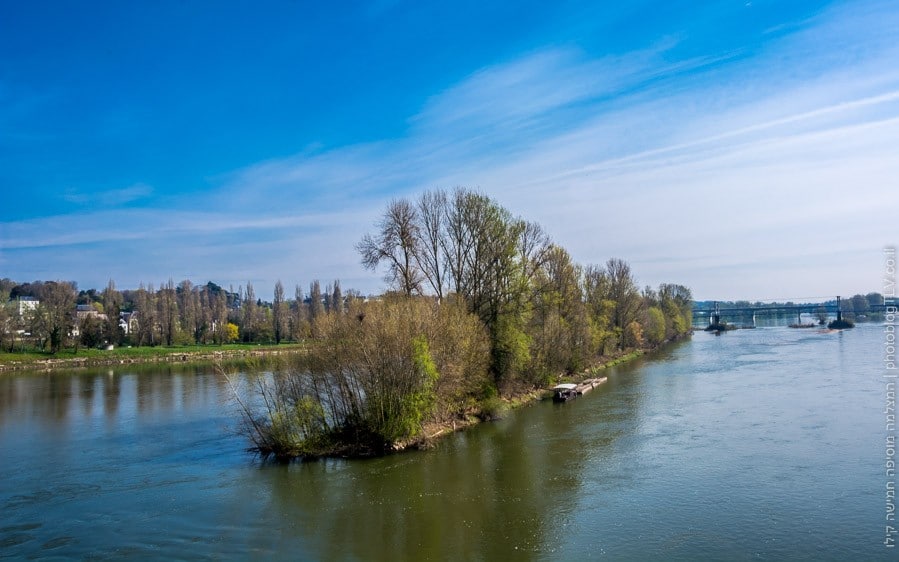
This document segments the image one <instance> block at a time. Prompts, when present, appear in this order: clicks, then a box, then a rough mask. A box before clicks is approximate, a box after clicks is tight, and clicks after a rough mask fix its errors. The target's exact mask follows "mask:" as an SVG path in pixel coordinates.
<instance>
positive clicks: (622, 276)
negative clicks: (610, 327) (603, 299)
mask: <svg viewBox="0 0 899 562" xmlns="http://www.w3.org/2000/svg"><path fill="white" fill-rule="evenodd" d="M606 273H607V274H608V276H609V297H610V298H611V300H612V301H614V303H615V312H614V314H613V323H614V327H615V328H616V330H618V331H620V333H621V334H622V337H621V340H620V345H621V346H622V347H632V346H631V345H628V340H627V338H625V334H624V330H625V328H626V327H628V326H629V325H630V324H631V323H632V322H635V321H636V319H637V315H638V314H639V312H640V306H641V305H642V299H641V298H640V291H639V290H638V289H637V282H636V281H635V280H634V276H633V274H632V273H631V266H630V265H628V263H627V262H626V261H624V260H621V259H618V258H611V259H609V261H607V262H606ZM630 341H631V342H633V341H635V338H630Z"/></svg>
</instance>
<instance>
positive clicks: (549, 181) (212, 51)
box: [0, 0, 899, 300]
mask: <svg viewBox="0 0 899 562" xmlns="http://www.w3.org/2000/svg"><path fill="white" fill-rule="evenodd" d="M484 4H485V3H483V2H460V3H448V2H441V3H436V2H435V3H425V2H401V1H383V2H362V3H344V4H342V5H340V6H337V5H336V4H334V3H327V2H325V3H313V2H303V1H293V2H271V3H263V4H260V3H251V2H197V1H191V0H185V1H180V2H152V3H151V2H106V3H103V2H91V3H80V2H47V3H37V2H6V3H4V4H3V6H2V8H0V191H2V196H3V197H2V199H3V204H2V206H0V277H9V278H12V279H15V280H18V281H31V280H35V279H44V280H47V279H70V280H75V281H77V282H78V283H79V286H80V287H81V288H90V287H97V288H102V287H104V286H105V285H106V282H107V280H108V279H110V278H111V279H114V280H115V281H116V284H117V285H118V286H119V287H120V288H132V287H136V286H137V285H138V284H139V283H141V282H144V283H154V284H156V285H159V284H160V283H161V282H163V281H166V280H167V279H169V278H172V279H173V280H175V282H178V281H180V280H181V279H190V280H192V281H194V282H196V283H205V282H206V281H208V280H212V281H215V282H217V283H219V284H222V285H224V286H228V285H233V286H234V287H235V288H236V287H237V286H238V285H240V284H245V283H246V282H248V281H250V282H252V283H253V284H254V286H255V288H256V292H257V294H260V295H262V296H270V295H271V291H272V289H271V287H272V286H273V285H274V283H275V281H276V280H278V279H280V280H282V281H283V282H284V284H285V285H286V286H287V287H289V288H292V287H293V286H294V285H295V284H300V285H302V286H303V287H308V284H309V282H310V281H311V280H312V279H321V280H322V281H323V282H329V281H331V280H333V279H340V280H341V282H342V284H343V286H344V288H356V289H359V290H362V291H363V292H366V293H368V292H378V291H380V290H382V289H383V288H384V284H383V281H382V279H381V274H380V273H372V272H368V271H365V270H364V269H363V268H362V267H361V265H360V263H359V258H358V255H357V254H356V252H355V250H354V249H353V245H354V244H355V243H356V242H357V241H358V240H359V239H360V238H361V237H362V235H363V234H364V233H366V232H368V231H370V230H371V229H372V225H373V224H374V222H375V221H376V220H377V218H378V215H379V213H380V212H381V211H382V210H383V208H384V207H385V205H386V204H387V202H388V201H389V200H390V199H391V198H393V197H398V196H407V195H414V194H417V193H419V192H421V191H423V190H425V189H431V188H434V187H444V188H453V187H455V186H459V185H461V186H466V187H471V188H476V189H479V190H481V191H482V192H484V193H486V194H488V195H490V196H492V197H494V198H496V199H497V200H498V201H499V202H500V203H501V204H503V205H504V206H505V207H507V208H509V209H510V210H511V211H512V212H513V213H515V214H518V215H520V216H522V217H524V218H526V219H528V220H531V221H535V222H538V223H540V224H541V225H543V226H544V228H545V229H546V230H547V231H548V232H549V233H550V235H551V236H552V238H553V239H554V241H556V242H557V243H558V244H560V245H561V246H563V247H565V248H566V249H568V250H569V252H570V253H571V254H572V256H573V257H574V258H575V260H577V261H578V262H580V263H584V264H587V263H603V262H605V261H606V260H607V259H608V258H610V257H620V258H623V259H626V260H628V261H629V262H630V263H631V265H632V268H633V270H634V272H635V274H636V276H637V278H638V280H639V282H640V283H641V285H642V284H650V285H657V284H658V283H660V282H676V283H682V284H685V285H687V286H690V287H692V288H693V291H694V295H695V296H696V297H697V298H708V299H738V298H748V299H752V300H756V299H760V300H764V299H774V298H800V297H816V296H831V295H836V294H842V295H846V294H852V293H855V292H867V291H880V290H882V287H883V282H882V277H883V275H884V271H883V269H884V266H883V254H882V250H883V248H884V246H887V245H893V244H896V243H897V241H899V227H897V225H899V220H897V211H899V189H897V184H899V4H897V3H896V2H895V1H892V2H878V1H872V2H866V1H857V2H798V1H797V2H776V1H758V0H752V1H746V0H743V1H729V0H728V1H717V2H694V1H689V2H636V1H635V2H624V3H614V4H615V5H613V3H610V2H533V3H526V2H505V3H500V2H497V3H492V4H491V5H490V6H486V7H485V6H484ZM617 4H621V5H620V6H619V5H617ZM290 292H292V291H290Z"/></svg>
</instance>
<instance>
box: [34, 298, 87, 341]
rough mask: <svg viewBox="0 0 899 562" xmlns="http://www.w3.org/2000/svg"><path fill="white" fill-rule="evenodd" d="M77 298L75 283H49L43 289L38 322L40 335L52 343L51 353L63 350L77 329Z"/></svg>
mask: <svg viewBox="0 0 899 562" xmlns="http://www.w3.org/2000/svg"><path fill="white" fill-rule="evenodd" d="M77 297H78V293H77V290H76V288H75V283H71V282H67V281H48V282H46V283H44V285H43V287H42V290H41V295H40V304H39V305H38V307H37V311H36V320H37V325H38V326H39V329H40V335H41V336H42V337H45V338H47V340H48V341H49V342H50V352H51V353H56V352H58V351H59V350H60V349H61V348H62V344H63V342H64V340H65V338H67V337H68V336H69V334H70V333H71V332H72V329H73V328H74V327H75V302H76V300H77Z"/></svg>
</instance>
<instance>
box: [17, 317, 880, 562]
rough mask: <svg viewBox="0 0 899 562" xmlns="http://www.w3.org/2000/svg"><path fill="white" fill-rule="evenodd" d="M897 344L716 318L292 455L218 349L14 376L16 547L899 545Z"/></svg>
mask: <svg viewBox="0 0 899 562" xmlns="http://www.w3.org/2000/svg"><path fill="white" fill-rule="evenodd" d="M883 343H884V333H883V326H879V325H873V324H862V325H859V326H858V327H856V328H855V329H854V330H848V331H845V332H837V333H823V332H819V331H817V330H795V329H789V328H785V327H771V328H758V329H754V330H738V331H735V332H729V333H726V334H723V335H720V336H715V335H711V334H707V333H702V332H699V333H697V334H695V335H694V337H693V338H692V340H689V341H685V342H682V343H679V344H675V345H672V346H669V347H668V348H666V349H665V350H663V351H661V352H658V353H655V354H653V355H651V356H648V357H645V358H641V359H638V360H636V361H633V362H631V363H628V364H625V365H621V366H618V367H616V368H613V369H610V370H609V371H608V372H607V374H608V376H609V381H608V383H606V384H605V385H603V386H601V387H599V388H598V389H596V390H595V391H593V392H592V393H590V394H588V395H586V396H584V397H581V398H579V399H577V400H574V401H572V402H569V403H566V404H552V403H550V402H543V403H539V404H535V405H532V406H528V407H524V408H521V409H519V410H516V411H514V412H512V413H510V414H509V415H508V416H507V417H505V418H504V419H503V420H500V421H498V422H493V423H488V424H481V425H479V426H477V427H474V428H472V429H469V430H468V431H465V432H460V433H457V434H454V435H452V436H449V437H447V438H445V439H443V440H441V441H439V443H438V444H437V446H436V447H435V448H433V449H431V450H427V451H420V452H410V453H403V454H398V455H392V456H388V457H384V458H377V459H371V460H363V461H343V460H326V461H317V462H307V463H295V464H292V465H289V466H278V465H262V464H260V463H259V462H258V461H257V460H255V459H254V458H253V457H252V456H251V455H249V454H248V453H246V452H245V448H246V447H247V443H246V442H245V441H244V439H243V438H242V437H240V436H239V435H237V434H236V433H235V431H234V428H235V425H236V423H235V421H236V419H237V414H236V408H235V405H234V404H233V403H232V401H231V398H230V394H229V390H228V386H227V383H226V381H225V380H223V378H221V377H220V376H218V375H216V374H214V373H213V372H211V371H209V370H206V369H201V368H184V367H182V368H175V367H159V366H153V367H152V368H148V369H135V368H134V367H125V368H122V369H114V370H108V369H104V370H99V371H96V370H95V371H81V372H76V373H59V374H52V375H47V374H37V373H21V374H19V373H16V374H5V375H0V558H16V559H20V558H42V559H70V558H75V559H94V560H102V559H121V558H157V559H168V560H172V559H176V560H177V559H188V560H197V559H215V560H220V559H240V560H243V559H284V560H391V561H393V560H404V559H405V560H508V559H514V560H584V559H607V560H786V559H790V560H891V559H892V560H895V559H896V550H895V549H888V548H885V546H884V537H885V525H886V524H887V522H886V519H885V516H886V501H887V500H886V485H887V483H888V477H887V475H886V471H885V463H886V453H885V441H886V438H887V432H886V427H885V415H884V408H885V403H886V397H887V392H886V384H885V383H886V379H884V378H883V374H884V371H883V370H882V369H883V364H882V359H883Z"/></svg>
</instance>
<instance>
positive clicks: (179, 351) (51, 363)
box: [0, 343, 308, 373]
mask: <svg viewBox="0 0 899 562" xmlns="http://www.w3.org/2000/svg"><path fill="white" fill-rule="evenodd" d="M307 349H308V344H305V343H286V344H280V345H274V344H271V345H257V344H229V345H223V346H214V345H209V346H175V347H163V346H157V347H119V348H116V349H112V350H108V351H107V350H99V349H81V350H79V351H77V352H74V351H71V350H66V351H63V352H60V353H58V354H56V355H50V354H44V353H38V352H29V353H12V354H10V353H0V373H9V372H16V371H38V372H51V371H57V370H68V369H78V368H82V367H105V366H113V365H138V364H152V363H184V364H190V363H210V362H216V361H222V360H244V359H255V358H261V357H273V356H279V355H290V354H295V353H302V352H304V351H306V350H307Z"/></svg>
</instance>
